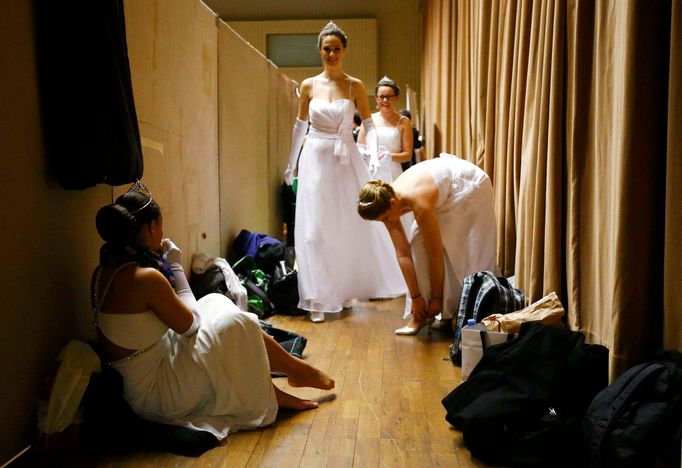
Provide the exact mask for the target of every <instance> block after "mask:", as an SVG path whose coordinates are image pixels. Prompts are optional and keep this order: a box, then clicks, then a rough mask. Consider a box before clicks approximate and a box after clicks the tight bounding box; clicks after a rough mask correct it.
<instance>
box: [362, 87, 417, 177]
mask: <svg viewBox="0 0 682 468" xmlns="http://www.w3.org/2000/svg"><path fill="white" fill-rule="evenodd" d="M399 96H400V88H399V87H398V85H397V84H396V82H395V81H393V80H392V79H390V78H389V77H387V76H385V77H383V78H382V79H381V80H379V82H378V83H377V86H376V88H374V98H375V99H376V102H377V109H379V112H375V113H373V114H372V121H373V122H374V125H375V126H376V128H377V135H378V143H379V164H380V167H379V169H378V170H377V172H376V173H375V174H374V178H375V179H381V180H383V181H385V182H388V183H391V182H393V181H394V180H395V179H396V178H397V177H398V176H399V175H400V174H402V172H403V168H402V166H401V165H400V163H403V162H408V161H410V160H411V159H412V145H413V138H412V126H411V123H410V119H408V118H407V117H405V116H403V115H400V114H399V113H398V112H397V111H396V110H395V103H396V102H397V100H398V97H399ZM365 143H366V139H365V133H364V132H363V131H362V129H360V134H359V135H358V144H359V145H365Z"/></svg>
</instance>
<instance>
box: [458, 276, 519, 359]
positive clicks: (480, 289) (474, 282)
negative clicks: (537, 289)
mask: <svg viewBox="0 0 682 468" xmlns="http://www.w3.org/2000/svg"><path fill="white" fill-rule="evenodd" d="M523 306H524V295H523V292H521V290H519V289H516V288H514V287H513V286H512V285H511V284H509V280H507V278H504V277H497V276H495V275H494V274H493V273H491V272H489V271H482V272H479V273H474V274H472V275H469V276H467V277H466V278H464V283H463V285H462V298H461V299H460V303H459V313H458V314H457V317H456V320H455V322H454V331H455V338H454V341H453V344H452V346H451V347H450V359H451V360H452V362H454V363H455V364H457V365H460V364H461V362H462V354H461V334H462V327H463V326H464V325H465V324H466V323H467V322H468V320H469V319H474V320H475V321H476V322H477V323H478V322H480V321H481V320H482V319H483V318H484V317H487V316H488V315H491V314H508V313H509V312H514V311H515V310H519V309H521V308H523Z"/></svg>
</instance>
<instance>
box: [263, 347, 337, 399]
mask: <svg viewBox="0 0 682 468" xmlns="http://www.w3.org/2000/svg"><path fill="white" fill-rule="evenodd" d="M263 341H264V342H265V349H266V351H267V353H268V359H269V360H270V370H272V371H273V372H279V373H282V374H286V375H287V376H288V377H289V378H288V382H289V385H291V386H292V387H312V388H319V389H322V390H331V389H332V388H334V379H332V378H331V377H329V376H328V375H327V374H325V373H324V372H322V371H321V370H319V369H317V368H315V367H313V366H311V365H310V364H308V363H306V362H304V361H302V360H301V359H298V358H296V357H294V356H292V355H291V354H289V353H287V352H286V351H285V350H284V348H282V346H280V344H279V343H277V342H276V341H275V340H274V339H273V338H272V337H271V336H270V335H268V334H267V333H263ZM275 393H276V394H277V403H278V404H279V406H280V407H282V408H291V409H301V410H302V409H312V408H317V402H314V401H310V400H302V399H300V398H297V397H295V396H293V395H289V394H288V393H285V392H283V391H282V390H280V389H278V388H277V387H276V386H275Z"/></svg>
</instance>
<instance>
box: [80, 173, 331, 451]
mask: <svg viewBox="0 0 682 468" xmlns="http://www.w3.org/2000/svg"><path fill="white" fill-rule="evenodd" d="M96 224H97V231H98V232H99V234H100V236H101V237H102V238H103V239H104V240H105V242H106V243H105V244H104V245H103V246H102V249H101V251H100V265H99V266H98V267H97V269H96V270H95V274H94V275H93V305H94V308H95V325H96V327H97V331H98V336H99V339H100V342H101V344H102V347H103V350H104V352H105V357H106V359H107V360H109V361H110V365H111V366H112V367H113V368H114V369H116V370H117V371H118V372H119V373H120V374H121V375H122V376H123V387H124V397H125V399H126V401H127V402H128V403H129V404H130V406H131V408H132V409H133V410H134V411H135V412H136V413H138V414H139V415H140V416H142V417H144V418H146V419H149V420H152V421H157V422H161V423H166V424H174V425H179V426H184V427H189V428H194V429H200V430H206V431H209V432H211V433H212V434H213V435H215V436H216V437H217V438H218V439H224V438H225V437H227V435H228V434H229V433H231V432H235V431H237V430H240V429H253V428H256V427H261V426H264V425H267V424H270V423H272V422H273V421H274V419H275V416H276V414H277V409H278V408H291V409H297V410H305V409H311V408H316V407H317V402H314V401H310V400H302V399H300V398H297V397H295V396H293V395H290V394H287V393H285V392H283V391H281V390H279V389H278V388H277V387H275V386H274V385H273V383H272V380H271V376H270V372H271V371H273V372H279V373H283V374H287V375H288V376H289V384H290V385H291V386H293V387H314V388H320V389H326V390H327V389H331V388H333V387H334V380H332V379H331V378H330V377H329V376H327V375H326V374H325V373H323V372H322V371H320V370H318V369H315V368H313V367H312V366H310V365H309V364H307V363H305V362H304V361H302V360H300V359H297V358H295V357H293V356H291V355H290V354H288V353H287V352H286V351H285V350H284V349H283V348H282V347H281V346H280V345H279V344H278V343H277V342H276V341H274V340H273V339H272V338H271V337H270V336H269V335H266V334H265V333H263V332H262V331H261V328H260V325H259V323H258V319H257V317H256V316H255V315H254V314H250V313H247V312H242V311H241V310H239V309H238V308H237V306H236V305H234V304H233V303H232V302H231V301H230V300H229V299H228V298H227V297H226V296H223V295H220V294H209V295H207V296H205V297H203V298H201V299H200V300H199V301H196V300H195V298H194V294H192V291H191V290H190V288H189V284H188V282H187V279H186V277H185V273H184V271H183V269H182V265H181V262H182V260H181V259H182V252H181V251H180V250H179V249H178V248H177V247H176V246H175V245H174V244H173V243H172V242H171V241H170V240H169V239H163V219H162V217H161V211H160V208H159V206H158V204H157V203H156V202H155V201H154V200H153V199H152V196H151V193H149V191H148V190H146V188H145V187H144V186H143V185H142V184H140V183H139V182H138V183H136V184H135V186H134V187H133V188H131V190H129V191H128V192H126V193H125V194H123V195H121V196H120V197H119V198H118V199H117V200H116V202H115V203H114V204H112V205H107V206H104V207H102V208H101V209H100V210H99V212H98V213H97V220H96Z"/></svg>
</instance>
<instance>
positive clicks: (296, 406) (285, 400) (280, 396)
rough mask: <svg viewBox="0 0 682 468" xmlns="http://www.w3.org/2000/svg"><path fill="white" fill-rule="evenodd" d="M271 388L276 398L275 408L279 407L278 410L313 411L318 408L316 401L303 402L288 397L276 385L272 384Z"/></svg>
mask: <svg viewBox="0 0 682 468" xmlns="http://www.w3.org/2000/svg"><path fill="white" fill-rule="evenodd" d="M273 387H274V388H275V395H276V397H277V406H279V407H280V408H287V409H293V410H298V411H302V410H309V409H315V408H317V407H318V406H319V404H318V403H317V402H316V401H311V400H303V399H301V398H298V397H295V396H293V395H290V394H288V393H286V392H283V391H282V390H280V389H279V388H277V385H274V384H273Z"/></svg>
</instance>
